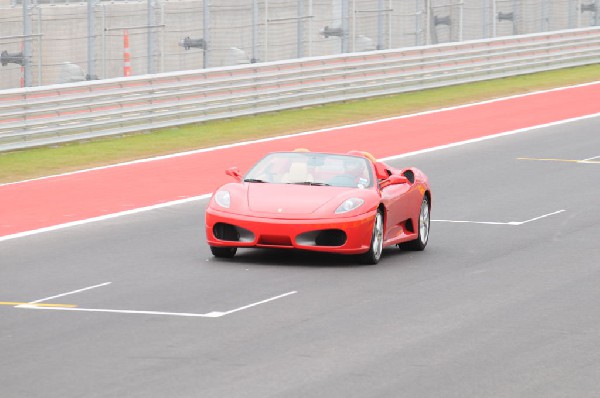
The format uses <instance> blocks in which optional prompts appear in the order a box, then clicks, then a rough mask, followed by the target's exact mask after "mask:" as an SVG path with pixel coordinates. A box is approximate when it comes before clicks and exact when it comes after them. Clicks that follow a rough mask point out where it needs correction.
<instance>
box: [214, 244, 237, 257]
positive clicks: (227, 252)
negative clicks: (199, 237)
mask: <svg viewBox="0 0 600 398" xmlns="http://www.w3.org/2000/svg"><path fill="white" fill-rule="evenodd" d="M210 251H211V252H212V254H213V256H215V257H218V258H232V257H233V256H235V253H236V252H237V247H216V246H211V247H210Z"/></svg>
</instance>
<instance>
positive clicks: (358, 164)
mask: <svg viewBox="0 0 600 398" xmlns="http://www.w3.org/2000/svg"><path fill="white" fill-rule="evenodd" d="M344 174H345V175H347V176H349V177H351V178H352V180H353V182H354V184H356V186H358V187H363V188H364V187H365V186H366V185H367V183H368V182H369V180H368V179H367V174H366V168H365V161H364V159H361V158H358V157H353V156H349V157H347V158H345V159H344Z"/></svg>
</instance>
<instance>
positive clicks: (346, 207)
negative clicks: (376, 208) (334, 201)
mask: <svg viewBox="0 0 600 398" xmlns="http://www.w3.org/2000/svg"><path fill="white" fill-rule="evenodd" d="M363 203H365V201H364V200H362V199H360V198H350V199H346V200H345V201H344V202H343V203H342V204H341V205H340V206H339V207H338V208H337V209H336V210H335V214H342V213H347V212H349V211H351V210H354V209H356V208H357V207H359V206H361V205H362V204H363Z"/></svg>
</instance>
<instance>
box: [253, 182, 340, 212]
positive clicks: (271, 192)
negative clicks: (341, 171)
mask: <svg viewBox="0 0 600 398" xmlns="http://www.w3.org/2000/svg"><path fill="white" fill-rule="evenodd" d="M351 190H352V189H348V188H339V187H323V186H311V185H297V184H248V186H247V201H248V202H247V203H248V210H250V211H251V212H252V213H262V214H270V215H273V216H280V217H285V216H290V215H308V214H313V213H316V212H318V210H319V209H320V208H322V207H324V206H327V204H328V203H330V202H332V201H333V202H334V203H333V205H335V206H336V207H337V206H339V205H340V204H341V203H342V201H343V200H344V199H345V198H346V196H347V193H348V191H351ZM338 202H339V203H338Z"/></svg>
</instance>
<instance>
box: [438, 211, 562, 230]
mask: <svg viewBox="0 0 600 398" xmlns="http://www.w3.org/2000/svg"><path fill="white" fill-rule="evenodd" d="M564 211H566V210H558V211H555V212H552V213H548V214H543V215H541V216H539V217H534V218H530V219H529V220H525V221H509V222H499V221H463V220H431V221H432V222H448V223H457V224H485V225H513V226H519V225H523V224H527V223H530V222H532V221H537V220H541V219H542V218H546V217H550V216H553V215H555V214H559V213H562V212H564Z"/></svg>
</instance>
